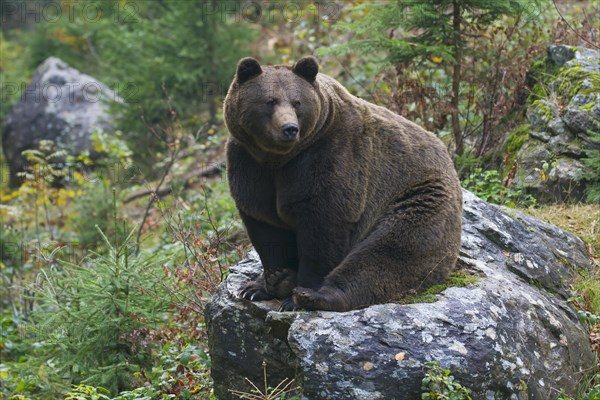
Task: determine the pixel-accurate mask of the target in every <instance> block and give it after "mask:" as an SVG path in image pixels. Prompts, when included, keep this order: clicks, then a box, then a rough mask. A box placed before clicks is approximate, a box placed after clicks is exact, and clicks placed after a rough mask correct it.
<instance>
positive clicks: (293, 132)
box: [281, 124, 299, 140]
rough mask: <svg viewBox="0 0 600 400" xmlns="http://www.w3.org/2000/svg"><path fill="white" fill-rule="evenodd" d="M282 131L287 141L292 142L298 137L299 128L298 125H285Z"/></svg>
mask: <svg viewBox="0 0 600 400" xmlns="http://www.w3.org/2000/svg"><path fill="white" fill-rule="evenodd" d="M281 131H282V132H283V136H284V137H285V138H286V139H289V140H292V139H296V136H298V131H299V128H298V125H296V124H285V125H283V126H282V127H281Z"/></svg>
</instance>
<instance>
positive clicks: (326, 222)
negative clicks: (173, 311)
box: [224, 57, 462, 311]
mask: <svg viewBox="0 0 600 400" xmlns="http://www.w3.org/2000/svg"><path fill="white" fill-rule="evenodd" d="M224 116H225V122H226V124H227V128H228V129H229V132H230V133H231V137H230V139H229V142H228V146H227V169H228V178H229V185H230V189H231V194H232V195H233V198H234V200H235V203H236V205H237V208H238V210H239V213H240V215H241V217H242V220H243V222H244V225H245V226H246V229H247V231H248V235H249V237H250V240H251V242H252V244H253V245H254V247H255V248H256V250H257V252H258V254H259V256H260V259H261V261H262V264H263V267H264V274H263V276H261V277H260V278H259V279H257V280H256V281H253V282H250V283H248V284H247V285H246V286H245V287H244V288H243V289H242V290H241V292H240V296H241V297H243V298H245V299H249V300H253V301H257V300H266V299H271V298H278V299H281V300H283V301H282V303H281V310H284V311H286V310H295V309H305V310H333V311H347V310H352V309H357V308H361V307H365V306H368V305H372V304H380V303H385V302H391V301H394V300H398V299H400V298H402V297H403V296H406V295H407V294H408V293H411V292H414V291H419V290H422V289H424V288H426V287H427V286H430V285H432V284H435V283H439V282H441V281H443V280H444V279H445V278H446V276H447V275H448V272H449V271H450V270H451V269H452V268H453V267H454V265H455V263H456V259H457V257H458V250H459V247H460V240H461V221H462V219H461V214H462V192H461V188H460V184H459V181H458V178H457V174H456V172H455V170H454V166H453V163H452V160H451V158H450V156H449V154H448V151H447V149H446V147H445V146H444V145H443V143H442V142H441V141H440V140H439V139H438V138H437V137H436V136H434V135H433V134H432V133H430V132H427V131H425V130H424V129H422V128H420V127H419V126H418V125H416V124H414V123H412V122H410V121H408V120H406V119H405V118H403V117H401V116H399V115H397V114H394V113H393V112H391V111H389V110H387V109H385V108H383V107H379V106H376V105H374V104H371V103H368V102H366V101H364V100H361V99H359V98H357V97H354V96H353V95H351V94H350V93H349V92H348V91H347V90H346V89H345V88H344V87H343V86H342V85H341V84H340V83H338V82H337V81H336V80H334V79H333V78H331V77H329V76H327V75H324V74H320V73H319V65H318V63H317V61H316V59H315V58H313V57H304V58H302V59H300V60H299V61H298V62H296V64H295V65H294V66H293V67H289V66H284V65H275V66H261V65H260V64H259V62H258V61H256V60H255V59H253V58H244V59H242V60H240V62H239V64H238V66H237V72H236V75H235V78H234V80H233V83H232V84H231V86H230V88H229V91H228V93H227V96H226V98H225V105H224Z"/></svg>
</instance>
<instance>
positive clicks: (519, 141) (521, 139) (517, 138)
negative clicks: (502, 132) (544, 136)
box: [504, 124, 531, 154]
mask: <svg viewBox="0 0 600 400" xmlns="http://www.w3.org/2000/svg"><path fill="white" fill-rule="evenodd" d="M530 130H531V126H529V124H523V125H519V126H518V127H516V128H515V129H513V130H512V131H511V132H510V133H509V134H508V138H507V139H506V144H505V146H504V149H505V152H508V153H512V154H516V153H517V152H518V151H519V150H520V149H521V147H523V143H525V140H527V138H528V137H529V131H530Z"/></svg>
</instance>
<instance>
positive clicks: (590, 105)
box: [579, 101, 596, 112]
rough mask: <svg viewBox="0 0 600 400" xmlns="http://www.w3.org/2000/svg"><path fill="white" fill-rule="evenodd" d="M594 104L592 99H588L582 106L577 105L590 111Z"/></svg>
mask: <svg viewBox="0 0 600 400" xmlns="http://www.w3.org/2000/svg"><path fill="white" fill-rule="evenodd" d="M595 104H596V103H594V102H593V101H590V102H589V103H587V104H584V105H583V106H581V107H579V109H580V110H583V111H587V112H590V111H592V107H594V105H595Z"/></svg>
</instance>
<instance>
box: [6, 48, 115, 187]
mask: <svg viewBox="0 0 600 400" xmlns="http://www.w3.org/2000/svg"><path fill="white" fill-rule="evenodd" d="M115 100H116V101H118V98H117V96H115V94H114V93H113V92H112V91H111V90H110V89H109V88H108V87H107V86H106V85H104V84H103V83H101V82H98V81H97V80H95V79H94V78H92V77H90V76H88V75H85V74H82V73H81V72H79V71H77V70H76V69H74V68H71V67H69V66H68V65H67V64H65V63H64V62H63V61H61V60H59V59H58V58H55V57H50V58H48V59H47V60H46V61H44V62H43V63H42V64H41V65H40V66H39V67H38V68H37V70H36V72H35V74H34V76H33V79H32V80H31V82H30V83H29V85H27V87H26V88H25V90H24V91H23V93H22V96H21V100H20V101H19V102H18V103H17V104H16V105H15V107H13V109H12V110H11V111H10V112H9V113H8V115H7V116H6V120H5V123H4V126H3V130H4V133H3V135H2V142H3V145H2V148H3V150H4V154H5V156H6V161H7V162H8V165H9V170H10V184H11V186H17V185H18V184H19V181H20V180H19V178H18V177H17V175H16V174H17V172H19V171H22V170H23V167H24V165H25V159H24V158H23V156H22V155H21V152H22V151H24V150H28V149H34V148H36V147H37V144H38V143H39V141H40V140H52V141H53V142H54V143H55V144H56V145H57V146H58V147H59V148H61V149H65V150H67V151H68V153H70V154H73V155H77V154H80V153H82V152H84V151H86V150H87V151H89V152H90V155H92V156H94V155H95V154H94V151H93V148H92V143H91V138H90V137H91V134H92V133H93V132H94V131H95V130H96V129H101V130H104V131H105V132H108V131H111V130H112V128H111V124H110V119H109V116H108V107H109V106H108V103H107V102H110V101H115Z"/></svg>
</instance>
